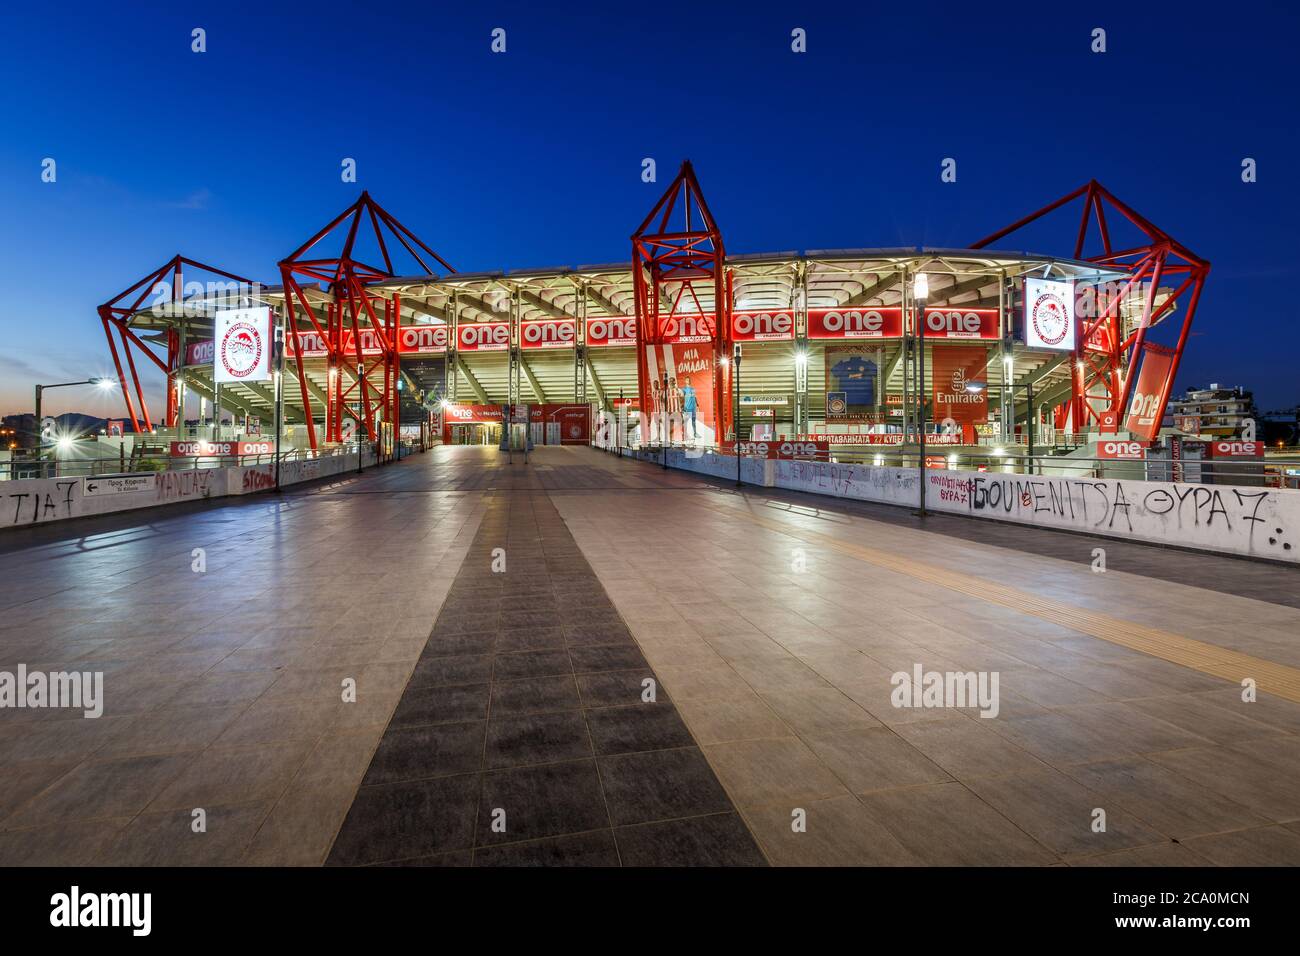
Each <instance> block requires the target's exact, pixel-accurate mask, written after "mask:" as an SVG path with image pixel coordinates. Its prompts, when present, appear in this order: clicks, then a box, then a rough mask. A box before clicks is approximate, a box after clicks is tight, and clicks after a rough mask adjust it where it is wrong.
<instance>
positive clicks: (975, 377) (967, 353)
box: [930, 345, 989, 425]
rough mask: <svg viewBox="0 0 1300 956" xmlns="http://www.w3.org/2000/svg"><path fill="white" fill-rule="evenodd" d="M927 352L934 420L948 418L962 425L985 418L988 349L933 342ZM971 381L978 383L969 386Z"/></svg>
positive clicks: (987, 412)
mask: <svg viewBox="0 0 1300 956" xmlns="http://www.w3.org/2000/svg"><path fill="white" fill-rule="evenodd" d="M930 356H931V360H932V361H933V371H932V373H931V380H930V382H931V387H932V388H933V390H934V411H933V418H934V420H935V421H936V422H942V421H946V420H948V419H951V420H952V421H954V422H958V423H960V424H963V425H975V424H978V423H980V422H986V421H988V420H989V393H988V387H987V378H988V352H986V351H985V350H984V349H982V348H970V347H968V346H963V345H936V346H934V348H932V349H931V350H930ZM975 382H978V383H980V385H979V386H978V387H970V386H971V383H975Z"/></svg>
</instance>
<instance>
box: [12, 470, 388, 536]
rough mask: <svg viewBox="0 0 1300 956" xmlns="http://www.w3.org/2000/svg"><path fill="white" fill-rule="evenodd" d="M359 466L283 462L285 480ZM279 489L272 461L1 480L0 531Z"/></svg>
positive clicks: (282, 478) (327, 474)
mask: <svg viewBox="0 0 1300 956" xmlns="http://www.w3.org/2000/svg"><path fill="white" fill-rule="evenodd" d="M374 462H375V456H374V453H373V452H366V465H367V466H369V465H373V464H374ZM356 467H357V456H356V455H355V454H343V455H328V456H326V457H323V458H305V459H297V460H294V461H286V462H282V463H281V465H280V484H281V485H294V484H298V483H300V482H304V481H313V480H315V479H317V478H328V477H330V476H332V475H339V474H344V473H346V472H349V471H355V470H356ZM274 487H275V466H274V465H272V464H262V465H242V466H231V467H227V468H187V469H184V470H180V471H157V472H139V473H136V474H127V475H106V476H102V477H101V476H94V477H84V478H82V477H78V478H31V479H22V480H19V481H3V482H0V529H4V528H26V527H30V526H31V525H34V524H45V523H47V522H50V521H64V520H67V519H69V518H85V517H89V516H91V515H100V514H111V513H114V512H118V511H134V510H136V509H139V508H154V507H157V506H158V505H166V504H174V503H176V502H181V501H200V500H203V499H205V498H223V497H227V496H230V495H246V494H253V493H256V492H262V491H269V490H271V489H273V488H274Z"/></svg>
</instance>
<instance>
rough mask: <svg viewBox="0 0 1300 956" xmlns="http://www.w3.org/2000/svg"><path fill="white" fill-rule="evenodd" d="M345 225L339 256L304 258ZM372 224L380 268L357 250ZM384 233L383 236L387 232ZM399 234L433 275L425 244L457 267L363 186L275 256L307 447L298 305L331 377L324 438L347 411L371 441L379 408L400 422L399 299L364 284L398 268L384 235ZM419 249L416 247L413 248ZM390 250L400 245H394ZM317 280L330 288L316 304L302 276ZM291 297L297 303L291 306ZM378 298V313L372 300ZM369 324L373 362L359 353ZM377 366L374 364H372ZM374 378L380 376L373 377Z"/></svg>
mask: <svg viewBox="0 0 1300 956" xmlns="http://www.w3.org/2000/svg"><path fill="white" fill-rule="evenodd" d="M336 229H337V230H340V231H343V232H344V240H343V248H342V251H341V252H340V253H339V255H338V256H336V257H323V258H314V259H309V258H304V257H305V256H306V254H307V253H308V252H309V251H310V250H311V249H312V248H314V247H315V246H316V245H317V244H319V243H320V242H322V241H323V240H324V239H325V238H326V237H327V236H329V235H330V234H331V233H332V232H334V231H335V230H336ZM366 230H370V231H371V234H372V235H373V238H374V241H375V244H376V246H377V247H378V251H379V254H380V256H381V257H382V258H383V261H384V264H383V267H382V268H381V267H380V266H377V265H371V264H368V263H365V262H362V261H360V260H359V259H357V258H356V257H355V255H354V252H355V250H356V244H357V239H358V234H359V233H364V232H365V231H366ZM385 233H387V235H388V239H385ZM391 240H396V242H397V243H399V244H400V245H401V247H402V248H404V249H405V250H406V252H407V253H408V254H409V255H410V256H411V257H412V258H413V259H414V260H415V262H416V263H417V264H418V266H419V268H420V270H421V272H422V273H423V274H425V275H432V274H433V269H431V268H430V266H429V262H426V260H425V259H424V258H423V257H422V256H421V255H420V252H421V251H422V252H424V253H425V255H427V256H428V257H429V259H430V261H435V262H437V263H438V264H439V265H441V266H442V267H443V268H444V269H446V270H447V271H448V272H455V271H456V270H455V269H453V268H452V267H451V266H450V265H449V264H448V263H447V261H446V260H445V259H443V258H442V256H440V255H438V254H437V253H436V252H434V251H433V250H432V249H430V248H429V247H428V246H426V245H425V244H424V243H423V242H421V241H420V240H419V239H418V238H416V236H415V234H414V233H412V232H411V231H410V230H409V229H407V228H406V227H405V226H403V225H402V224H401V223H400V222H398V221H397V220H396V219H394V218H393V217H392V216H391V215H389V214H388V213H387V212H385V211H384V209H383V208H382V207H381V206H380V205H379V204H378V203H377V202H375V201H374V200H373V199H371V198H370V194H369V193H368V192H363V193H362V194H361V197H360V198H359V199H358V200H357V201H356V202H354V203H353V204H352V205H351V206H349V207H348V208H347V209H345V210H343V212H341V213H339V215H337V216H335V217H334V219H332V220H331V221H330V222H329V224H328V225H326V226H325V227H324V228H323V229H321V230H320V231H319V232H318V233H316V235H314V236H312V237H311V238H310V239H309V240H307V242H305V243H303V245H302V246H300V247H299V248H298V249H296V250H295V251H294V252H293V253H292V254H291V255H289V256H287V257H286V258H284V259H282V260H281V261H280V263H279V266H280V276H281V278H282V280H283V282H284V302H285V310H286V312H285V317H286V323H285V328H286V333H285V334H286V335H288V336H289V337H290V339H291V341H292V342H293V350H294V354H295V356H296V357H297V365H298V384H299V387H300V388H301V390H302V403H303V409H304V410H305V411H306V419H307V435H308V438H309V439H310V441H311V447H312V449H313V450H314V449H316V448H317V447H318V440H317V435H316V426H315V423H314V422H313V420H312V418H313V416H312V411H311V409H312V405H311V398H310V396H309V395H308V390H307V373H306V369H305V368H304V367H303V356H302V341H301V338H300V331H301V330H300V329H299V323H298V317H297V315H296V314H295V309H296V308H298V309H301V311H302V314H303V316H305V317H306V319H307V321H308V323H310V328H311V329H314V330H315V331H316V334H317V335H319V336H320V339H321V341H322V342H324V343H325V349H326V356H327V363H328V368H329V372H328V375H329V381H328V387H327V389H326V407H325V441H326V442H327V443H332V442H340V441H342V440H343V416H344V414H345V413H346V414H348V415H349V416H352V417H354V418H356V419H357V420H358V424H359V425H360V426H364V427H365V430H366V435H367V436H368V437H369V439H370V440H371V441H375V440H376V439H377V438H378V437H379V436H378V430H377V429H376V427H375V424H376V422H375V419H376V413H382V417H383V419H384V420H386V421H388V422H391V423H392V425H393V428H394V430H396V429H397V427H398V421H399V411H400V406H399V402H400V394H399V391H398V387H397V380H398V375H399V374H400V367H399V365H398V334H399V331H400V330H399V326H400V323H401V317H402V316H401V302H400V300H399V297H398V296H396V295H394V296H393V297H392V298H391V299H389V298H385V297H384V296H380V295H374V294H371V293H370V292H369V291H367V286H369V285H371V284H373V283H375V282H379V281H382V280H384V279H391V278H395V277H396V276H397V273H396V272H395V271H394V269H393V260H392V256H391V255H390V246H389V242H390V241H391ZM417 250H418V251H417ZM392 252H393V253H394V254H396V253H397V249H396V247H395V246H394V247H393V248H392ZM300 279H303V280H307V281H309V282H311V281H315V282H319V283H321V284H322V286H323V287H324V288H325V289H326V290H328V292H329V294H330V296H331V299H332V300H331V301H330V302H328V303H326V304H324V305H323V306H322V305H321V304H320V303H317V304H316V305H313V304H312V303H311V302H310V301H309V300H308V297H307V295H306V293H305V292H304V291H303V288H302V285H301V284H300V282H299V280H300ZM295 300H297V304H296V306H295ZM379 303H382V317H381V315H380V313H379V312H378V311H377V310H376V305H377V304H379ZM367 323H368V324H369V327H370V328H371V329H372V330H373V331H374V335H375V340H376V341H377V342H378V343H379V347H380V355H378V356H372V361H371V363H370V367H367V366H366V363H365V361H364V360H363V358H362V348H361V339H362V335H361V328H362V326H363V325H365V324H367ZM349 332H350V333H351V335H350V339H351V342H350V344H351V345H352V354H349V353H348V348H347V347H348V344H349V343H348V342H347V341H345V336H346V335H347V334H348V333H349ZM376 365H378V366H379V368H378V369H376V368H375V366H376ZM345 373H346V374H347V375H348V376H350V377H351V379H352V381H351V382H350V383H345V382H344V375H345ZM376 379H378V381H376ZM349 401H350V402H351V403H352V404H354V405H357V406H359V408H360V414H358V413H356V412H354V411H353V410H352V409H350V408H349V407H348V405H349Z"/></svg>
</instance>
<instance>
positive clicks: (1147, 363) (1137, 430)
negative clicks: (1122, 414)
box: [1124, 349, 1174, 441]
mask: <svg viewBox="0 0 1300 956" xmlns="http://www.w3.org/2000/svg"><path fill="white" fill-rule="evenodd" d="M1143 353H1144V354H1143V356H1142V368H1141V370H1140V371H1139V372H1138V380H1137V384H1136V385H1134V386H1133V398H1132V400H1131V401H1130V402H1129V406H1128V417H1127V418H1126V419H1125V420H1124V428H1125V430H1126V431H1128V432H1131V433H1132V434H1134V435H1137V436H1138V437H1139V438H1144V439H1146V440H1147V441H1150V440H1151V439H1153V438H1155V437H1156V434H1157V433H1158V432H1159V431H1160V416H1161V414H1162V413H1163V411H1164V410H1163V409H1162V408H1160V407H1159V405H1160V396H1161V395H1162V394H1164V389H1165V382H1166V381H1168V380H1169V373H1170V371H1171V370H1172V369H1173V365H1174V357H1173V356H1172V355H1166V354H1164V353H1163V352H1155V351H1153V350H1151V349H1144V350H1143Z"/></svg>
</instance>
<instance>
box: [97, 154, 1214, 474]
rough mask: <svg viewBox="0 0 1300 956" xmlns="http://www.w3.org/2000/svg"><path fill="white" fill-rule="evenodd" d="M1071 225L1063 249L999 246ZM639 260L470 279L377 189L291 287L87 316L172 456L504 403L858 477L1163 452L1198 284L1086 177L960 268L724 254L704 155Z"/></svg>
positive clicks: (582, 434)
mask: <svg viewBox="0 0 1300 956" xmlns="http://www.w3.org/2000/svg"><path fill="white" fill-rule="evenodd" d="M1071 210H1072V211H1073V215H1071V214H1070V211H1071ZM1063 218H1064V219H1067V220H1068V221H1067V223H1066V225H1065V226H1063V227H1061V226H1059V225H1058V226H1057V227H1056V231H1055V232H1050V231H1049V232H1048V233H1047V234H1048V235H1049V236H1050V235H1056V236H1059V237H1061V242H1060V243H1059V245H1060V248H1059V249H1057V250H1056V251H1054V252H1050V253H1038V252H1026V251H1013V250H1011V249H1010V247H1011V246H1012V245H1014V244H1015V243H1016V242H1017V240H1018V239H1019V238H1020V236H1019V235H1018V234H1019V233H1020V232H1021V231H1022V230H1031V231H1035V232H1036V233H1037V234H1042V233H1043V232H1044V230H1045V229H1049V230H1050V228H1051V223H1052V222H1054V221H1056V220H1058V219H1063ZM1112 229H1115V230H1116V236H1115V238H1114V239H1112ZM1120 232H1124V233H1126V236H1125V238H1123V239H1120V238H1119V233H1120ZM631 253H632V255H631V259H630V261H628V262H621V263H614V264H606V265H578V266H573V267H559V268H548V269H519V270H512V271H504V272H490V273H487V272H480V273H461V272H456V271H455V270H454V269H453V268H452V266H451V265H450V264H449V263H448V262H447V261H446V260H444V259H443V258H442V257H441V256H440V255H438V254H437V253H435V252H434V251H433V250H432V249H431V248H430V247H428V246H427V245H425V243H424V242H423V241H421V240H420V239H419V238H417V237H416V235H415V234H414V233H413V232H412V231H411V230H409V229H408V228H407V227H406V226H404V225H403V224H402V223H401V222H399V221H398V220H397V219H396V218H395V217H394V216H393V215H392V214H390V213H389V212H388V211H387V210H386V209H384V208H383V207H381V206H380V205H379V204H378V203H377V202H375V200H373V199H372V198H371V197H370V196H369V195H368V194H367V193H362V195H361V196H360V198H359V199H358V200H357V201H356V202H355V203H354V204H353V205H351V206H350V207H348V209H346V210H344V211H343V212H342V213H341V214H340V215H338V216H337V217H336V218H335V219H333V220H332V221H330V222H329V223H328V224H326V226H325V227H324V228H322V229H321V230H320V231H319V232H317V233H315V234H314V235H313V236H312V237H311V238H310V239H308V240H307V241H306V242H305V243H303V245H302V246H301V247H300V248H299V249H297V250H295V251H294V252H293V253H291V254H290V255H288V256H286V257H285V259H283V260H282V261H281V262H280V263H278V271H279V281H278V282H277V283H275V284H269V285H263V284H260V283H258V282H254V281H252V280H250V279H248V278H246V277H243V276H239V275H236V274H234V273H230V272H227V271H224V270H222V269H220V268H216V267H212V266H208V265H204V264H202V263H199V262H196V261H194V260H191V259H188V258H186V257H184V256H183V255H178V256H176V257H175V258H174V259H172V260H171V261H170V262H168V263H166V264H165V265H163V266H162V267H161V268H159V269H157V270H155V271H153V272H151V273H149V274H148V275H147V276H145V277H144V278H143V279H141V280H140V281H138V282H137V283H135V284H134V285H132V286H130V287H129V288H128V289H126V290H125V291H124V292H122V293H121V294H119V295H118V296H116V297H114V298H113V299H112V300H110V301H109V302H107V303H105V304H104V305H102V306H100V308H99V314H100V317H101V320H102V322H103V327H104V331H105V334H106V336H107V338H108V344H109V347H110V350H111V352H112V357H113V360H114V363H115V366H116V369H117V374H118V377H119V378H120V380H121V384H122V388H123V395H124V398H125V404H126V409H125V412H126V418H127V420H130V421H131V423H132V427H133V429H134V431H135V432H137V433H139V434H143V435H148V436H151V437H150V438H149V439H147V441H157V442H161V443H164V444H165V443H166V442H168V441H170V442H172V443H173V444H172V449H173V453H174V454H178V453H186V452H189V453H191V454H192V453H193V450H192V442H193V441H195V440H202V441H205V442H217V443H223V444H221V445H220V446H219V449H218V450H219V452H220V453H221V454H240V453H245V452H252V451H255V450H258V449H259V448H261V447H262V446H264V445H265V444H266V443H268V442H269V441H270V439H271V438H272V437H273V436H274V435H275V434H276V426H277V422H278V423H279V424H280V429H279V435H280V437H281V440H282V441H283V442H284V443H285V447H291V448H296V449H300V450H301V451H302V453H303V454H314V453H315V454H318V453H322V452H323V451H325V450H328V449H330V448H334V447H338V446H341V445H346V444H349V443H352V442H355V441H357V440H358V439H360V440H363V441H374V442H379V443H381V447H383V448H391V447H392V442H393V441H394V439H395V437H396V434H397V432H398V428H395V426H399V427H400V433H401V434H402V436H403V438H405V439H407V440H411V441H422V442H430V441H443V442H451V443H496V442H498V441H499V439H500V429H501V427H502V417H503V406H509V407H513V406H522V405H527V406H529V408H528V410H527V411H526V412H523V413H522V414H524V415H526V416H527V417H528V419H529V420H530V421H531V424H532V432H531V435H532V440H533V441H534V442H537V443H543V442H544V443H556V442H580V443H584V444H585V443H588V442H595V443H598V444H612V443H618V444H631V445H637V444H641V445H645V444H659V443H661V441H662V440H667V441H668V442H670V443H673V444H687V445H690V444H695V445H699V446H702V447H703V446H715V447H721V448H723V449H724V450H725V449H728V448H730V447H731V446H730V443H731V442H732V441H734V440H735V438H736V437H737V436H739V438H740V439H741V440H742V441H746V442H748V441H750V440H751V439H766V438H786V439H792V440H795V441H798V442H802V443H806V445H805V446H801V447H807V448H811V449H815V450H817V451H819V452H821V453H823V454H824V453H825V452H826V450H828V449H829V450H830V451H831V452H832V453H833V454H834V455H835V456H836V457H840V458H843V457H856V456H882V455H886V454H888V455H897V454H901V453H904V452H905V451H906V450H907V449H909V448H912V447H913V445H914V443H915V442H916V440H917V438H918V435H919V433H920V432H922V431H924V433H925V434H926V437H927V442H928V443H930V444H934V445H944V446H949V447H947V448H944V449H943V451H944V453H945V454H957V455H963V456H965V455H971V456H975V457H978V456H980V455H989V454H992V453H993V452H994V451H995V450H996V452H997V453H998V454H1004V453H1010V454H1014V453H1015V450H1016V449H1017V448H1021V447H1023V446H1025V445H1028V444H1032V443H1033V442H1034V441H1035V440H1037V442H1038V451H1039V453H1042V452H1043V451H1044V450H1047V451H1051V450H1056V451H1060V452H1068V451H1069V450H1071V449H1075V448H1079V447H1081V446H1086V445H1089V444H1090V443H1095V442H1096V441H1097V439H1098V437H1099V436H1119V437H1122V438H1130V439H1134V440H1137V441H1140V442H1150V441H1151V440H1152V439H1154V438H1155V437H1156V435H1157V433H1158V431H1159V428H1160V424H1161V420H1162V418H1163V416H1164V412H1165V406H1166V404H1167V403H1168V400H1169V392H1170V388H1171V385H1172V382H1173V380H1174V376H1175V375H1176V373H1177V369H1178V362H1179V359H1180V357H1181V355H1182V351H1183V348H1184V346H1185V345H1186V342H1187V337H1188V331H1189V329H1190V325H1191V321H1192V318H1193V315H1194V313H1195V309H1196V303H1197V300H1198V299H1199V296H1200V292H1201V289H1202V287H1203V285H1204V282H1205V279H1206V277H1207V276H1208V273H1209V263H1208V262H1206V261H1205V260H1203V259H1200V258H1198V257H1197V256H1195V255H1194V254H1193V253H1191V252H1190V251H1188V250H1187V249H1186V248H1184V247H1183V246H1181V245H1180V244H1179V243H1178V242H1176V241H1175V240H1173V239H1172V238H1171V237H1170V236H1169V235H1168V234H1166V233H1165V232H1163V231H1162V230H1160V229H1159V228H1157V227H1156V226H1154V225H1153V224H1151V223H1150V222H1148V221H1147V220H1146V219H1144V218H1143V217H1142V216H1141V215H1140V214H1139V213H1137V212H1136V211H1134V210H1133V209H1132V208H1130V207H1129V206H1127V205H1125V204H1124V203H1122V202H1121V201H1120V200H1118V199H1117V198H1116V197H1114V196H1113V195H1112V194H1110V193H1109V192H1108V191H1107V190H1106V189H1105V188H1103V187H1102V186H1101V185H1100V184H1098V183H1096V182H1095V181H1094V182H1089V183H1087V184H1085V185H1084V186H1082V187H1080V188H1079V189H1077V190H1075V191H1073V192H1072V193H1070V194H1068V195H1066V196H1064V197H1062V198H1061V199H1059V200H1057V201H1056V202H1054V203H1052V204H1050V205H1049V206H1046V207H1044V208H1043V209H1041V210H1039V211H1037V212H1035V213H1033V214H1032V215H1029V216H1026V217H1025V218H1023V219H1021V220H1019V221H1018V222H1016V223H1013V224H1012V225H1011V226H1009V227H1007V228H1005V229H1002V230H999V231H997V232H994V233H992V234H990V235H989V236H987V237H985V238H983V239H981V240H979V241H977V242H974V243H973V244H972V245H971V246H970V247H969V248H964V249H928V248H901V249H900V248H892V249H870V248H864V249H850V250H829V251H828V250H810V251H805V252H779V253H765V254H742V255H729V254H728V253H727V252H726V249H725V247H724V243H723V236H722V231H721V229H720V227H719V225H718V223H717V222H715V220H714V218H713V216H712V214H711V213H710V211H709V208H708V206H707V204H706V203H705V200H704V196H703V192H702V191H701V188H700V184H699V182H698V181H697V179H696V176H695V173H694V171H693V169H692V168H691V165H690V163H689V162H687V163H684V164H683V165H682V168H681V171H680V173H679V174H678V175H677V177H676V178H675V179H674V180H673V182H672V183H671V184H670V186H669V187H668V189H667V190H666V191H665V193H664V194H663V196H662V198H661V199H660V201H659V202H658V204H657V205H656V206H655V207H654V208H653V209H652V210H651V212H650V214H649V215H648V216H647V217H646V219H645V221H644V222H642V223H641V225H640V227H639V228H637V229H636V231H635V232H634V234H633V235H632V242H631ZM737 356H739V359H740V361H739V364H738V363H737V361H736V359H737ZM150 370H153V371H152V372H150ZM146 372H150V374H153V375H155V376H157V375H159V374H160V375H161V376H163V377H165V382H166V386H165V400H164V401H163V402H162V403H161V407H158V405H157V404H155V405H154V406H152V407H151V405H150V403H149V402H148V401H147V400H146V393H147V392H149V391H150V383H151V379H149V378H147V377H143V378H142V375H143V374H144V373H146ZM196 405H197V407H196ZM211 409H219V410H220V412H218V413H217V414H215V415H211V416H210V417H211V422H210V423H209V424H202V425H200V426H199V427H198V428H197V429H194V428H191V429H188V430H187V429H186V427H185V424H184V423H185V422H186V421H187V420H188V419H197V420H198V421H200V422H203V421H205V419H207V418H208V417H209V413H208V410H211ZM512 417H513V414H512ZM187 443H191V444H187ZM226 443H228V444H226ZM746 447H747V448H749V447H750V446H746Z"/></svg>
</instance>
